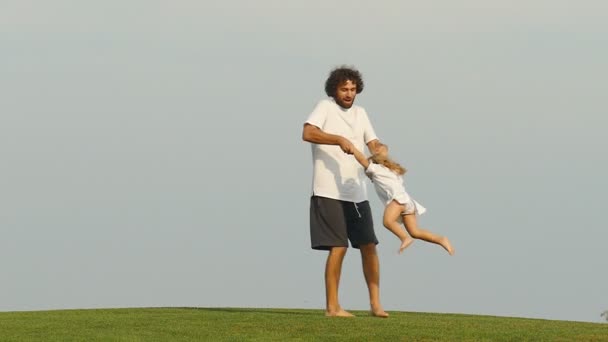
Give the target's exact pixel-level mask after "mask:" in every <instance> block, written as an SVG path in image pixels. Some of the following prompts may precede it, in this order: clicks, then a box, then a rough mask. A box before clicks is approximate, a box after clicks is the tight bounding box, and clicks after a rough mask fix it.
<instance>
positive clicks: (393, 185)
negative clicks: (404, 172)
mask: <svg viewBox="0 0 608 342" xmlns="http://www.w3.org/2000/svg"><path fill="white" fill-rule="evenodd" d="M365 173H366V174H367V175H368V176H369V177H370V178H371V180H372V183H373V184H374V188H376V193H377V194H378V197H380V200H381V201H382V202H383V203H384V205H388V204H389V203H391V202H392V201H393V200H395V201H397V202H399V203H401V204H403V205H404V206H405V211H404V212H403V213H402V214H417V215H420V214H423V213H424V212H425V211H426V208H425V207H423V206H422V205H420V203H418V202H416V201H415V200H414V199H413V198H411V197H410V195H409V194H408V193H407V192H406V191H405V186H404V185H403V177H402V176H401V175H398V174H396V173H394V172H393V171H391V170H390V169H389V168H387V167H386V166H384V165H380V164H374V163H371V162H370V163H369V165H368V166H367V169H366V170H365Z"/></svg>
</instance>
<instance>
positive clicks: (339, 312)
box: [325, 247, 353, 317]
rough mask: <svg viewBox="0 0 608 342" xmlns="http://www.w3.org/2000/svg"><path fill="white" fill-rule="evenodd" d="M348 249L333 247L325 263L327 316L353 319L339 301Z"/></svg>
mask: <svg viewBox="0 0 608 342" xmlns="http://www.w3.org/2000/svg"><path fill="white" fill-rule="evenodd" d="M346 249H347V247H332V248H331V249H330V250H329V254H328V255H327V262H326V263H325V298H326V309H325V315H326V316H338V317H352V316H353V315H352V314H351V313H349V312H347V311H345V310H344V309H342V307H341V306H340V302H339V301H338V287H339V286H340V274H341V273H342V261H344V256H345V255H346Z"/></svg>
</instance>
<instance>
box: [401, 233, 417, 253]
mask: <svg viewBox="0 0 608 342" xmlns="http://www.w3.org/2000/svg"><path fill="white" fill-rule="evenodd" d="M412 242H414V239H412V238H411V237H410V236H409V235H408V236H407V237H406V238H405V239H404V240H403V241H401V246H399V254H401V253H403V250H404V249H406V248H407V247H408V246H409V245H411V244H412Z"/></svg>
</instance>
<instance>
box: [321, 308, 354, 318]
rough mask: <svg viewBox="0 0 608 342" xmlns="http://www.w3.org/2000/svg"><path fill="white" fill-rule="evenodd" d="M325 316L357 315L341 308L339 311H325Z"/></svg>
mask: <svg viewBox="0 0 608 342" xmlns="http://www.w3.org/2000/svg"><path fill="white" fill-rule="evenodd" d="M325 316H327V317H355V315H353V314H351V313H350V312H348V311H346V310H344V309H340V310H338V311H333V312H330V311H325Z"/></svg>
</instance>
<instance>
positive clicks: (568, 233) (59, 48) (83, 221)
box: [0, 0, 608, 322]
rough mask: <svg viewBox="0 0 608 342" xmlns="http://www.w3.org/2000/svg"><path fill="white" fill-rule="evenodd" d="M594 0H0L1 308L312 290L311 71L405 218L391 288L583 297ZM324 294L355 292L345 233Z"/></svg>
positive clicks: (545, 309) (486, 299) (592, 230)
mask: <svg viewBox="0 0 608 342" xmlns="http://www.w3.org/2000/svg"><path fill="white" fill-rule="evenodd" d="M607 10H608V4H606V3H605V2H603V1H590V0H582V1H548V0H546V1H545V0H542V1H481V0H464V1H459V2H454V1H428V0H426V1H375V2H373V3H372V2H369V1H333V2H327V1H320V0H312V1H306V2H302V1H298V2H296V1H279V0H275V1H268V0H262V1H255V2H253V1H202V2H201V1H116V0H108V1H104V2H86V1H67V0H57V1H53V2H47V1H34V0H30V1H24V0H20V1H13V0H8V1H7V0H0V41H1V44H0V91H1V94H2V95H0V155H1V156H2V166H1V168H0V172H1V176H2V177H0V189H2V191H1V195H0V233H1V235H2V238H1V239H0V270H1V272H2V273H1V274H2V287H1V288H2V291H0V311H13V310H40V309H62V308H98V307H140V306H202V307H217V306H231V307H285V308H322V307H323V305H324V295H323V291H324V290H323V267H324V259H325V254H324V253H322V252H315V251H312V250H310V248H309V236H308V196H309V194H310V181H311V155H310V147H309V146H308V144H306V143H303V142H302V141H301V127H302V123H303V121H304V120H305V119H306V117H307V116H308V114H309V113H310V111H311V110H312V109H313V107H314V105H315V104H316V102H317V101H318V100H320V99H321V98H322V97H323V96H324V93H323V82H324V80H325V78H326V76H327V73H328V71H329V70H330V69H331V68H332V67H334V66H336V65H339V64H351V65H355V66H356V67H358V68H359V69H360V70H361V72H362V73H363V76H364V78H365V82H366V89H365V91H364V92H363V93H362V94H361V95H360V96H359V97H358V98H357V104H359V105H362V106H364V107H365V108H366V109H367V111H368V113H369V115H370V118H371V120H372V123H373V124H374V126H375V129H376V132H377V134H378V135H379V136H380V137H381V139H382V140H383V141H384V142H386V143H388V144H389V145H390V146H391V150H392V152H393V154H394V157H395V158H396V159H398V160H399V161H400V162H402V163H403V164H404V165H405V166H406V167H407V168H408V169H409V170H410V171H409V173H408V174H407V177H406V182H407V187H408V190H409V191H410V192H411V193H412V194H413V195H415V197H416V198H417V199H418V200H419V201H420V202H421V203H423V204H424V205H425V207H427V208H428V212H427V213H426V214H425V215H424V216H422V217H421V218H420V221H421V224H422V225H423V226H426V227H428V228H429V229H431V230H433V231H436V232H438V233H442V234H445V235H448V236H449V237H450V238H451V239H452V241H453V244H454V246H455V248H456V250H457V254H456V256H454V257H448V256H447V255H446V254H445V253H444V252H443V250H442V249H441V248H439V247H437V246H434V245H430V244H427V243H424V242H421V241H418V242H416V243H415V244H414V245H413V246H412V247H411V248H409V249H408V250H407V251H406V252H405V253H404V254H403V255H396V253H395V249H396V247H397V246H398V243H397V241H396V239H395V238H394V237H393V236H392V235H390V234H389V233H388V232H387V231H386V230H384V228H382V227H381V225H380V222H381V221H380V217H381V209H382V208H381V206H380V203H379V201H378V200H377V198H376V197H375V195H374V194H373V193H372V197H370V202H371V203H372V208H373V209H374V213H375V221H376V231H377V234H378V236H379V239H380V245H379V251H380V258H381V259H380V262H381V270H382V271H381V272H382V278H381V281H382V283H381V289H382V301H383V304H384V306H385V308H386V309H387V310H389V311H390V310H401V311H425V312H455V313H467V314H484V315H500V316H520V317H536V318H547V319H564V320H580V321H591V322H597V321H600V313H601V312H602V311H604V310H606V309H608V295H607V294H606V291H605V289H606V284H607V283H608V273H607V272H606V271H605V270H606V269H607V266H608V265H607V264H606V258H605V251H606V241H608V230H606V224H605V219H604V217H602V216H601V214H602V213H604V212H605V211H606V210H605V209H604V208H603V207H604V205H605V203H606V201H605V199H604V196H605V194H606V193H607V191H608V182H607V181H606V178H605V175H606V174H607V173H608V160H607V159H606V157H605V152H604V151H605V149H606V147H608V138H606V133H605V132H606V130H607V128H608V119H607V118H606V114H608V105H607V103H606V93H607V90H608V86H607V84H606V80H607V79H608V66H607V65H606V61H607V60H608V41H607V40H608V38H607V37H608V24H607V22H606V20H605V14H606V13H607V12H606V11H607ZM341 302H342V305H343V306H344V307H346V308H347V309H367V294H366V288H365V285H364V281H363V276H362V274H361V267H360V261H359V257H358V252H356V251H355V250H351V251H350V252H349V254H348V255H347V258H346V260H345V264H344V269H343V277H342V284H341Z"/></svg>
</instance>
